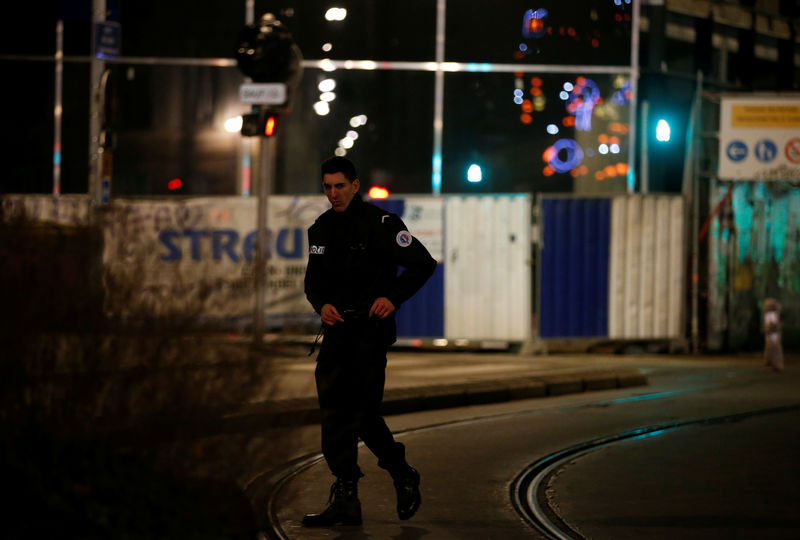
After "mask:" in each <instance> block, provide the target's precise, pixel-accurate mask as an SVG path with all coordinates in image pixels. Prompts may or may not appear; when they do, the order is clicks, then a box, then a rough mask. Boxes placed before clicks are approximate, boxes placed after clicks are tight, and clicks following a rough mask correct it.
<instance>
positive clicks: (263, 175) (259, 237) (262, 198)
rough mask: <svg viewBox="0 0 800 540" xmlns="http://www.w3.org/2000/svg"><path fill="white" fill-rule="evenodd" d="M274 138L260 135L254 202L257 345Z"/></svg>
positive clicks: (260, 336)
mask: <svg viewBox="0 0 800 540" xmlns="http://www.w3.org/2000/svg"><path fill="white" fill-rule="evenodd" d="M277 140H278V139H277V137H260V141H261V145H260V146H261V148H260V152H259V164H258V171H259V175H258V203H257V210H256V214H257V215H256V256H255V265H256V266H255V272H254V275H255V294H256V306H255V314H254V318H253V344H254V345H260V344H261V343H262V341H263V338H264V329H265V324H264V311H265V308H266V298H265V296H266V292H267V264H268V262H269V251H270V250H269V245H268V244H269V243H270V241H271V239H270V238H269V230H268V228H267V223H268V220H267V204H268V202H269V196H270V191H271V185H272V178H273V176H274V175H275V151H276V144H275V143H276V141H277Z"/></svg>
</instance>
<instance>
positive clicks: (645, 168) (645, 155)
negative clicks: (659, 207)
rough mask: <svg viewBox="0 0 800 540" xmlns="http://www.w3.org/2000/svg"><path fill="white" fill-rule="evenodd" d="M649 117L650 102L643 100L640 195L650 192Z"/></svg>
mask: <svg viewBox="0 0 800 540" xmlns="http://www.w3.org/2000/svg"><path fill="white" fill-rule="evenodd" d="M649 116H650V102H649V101H647V100H644V101H642V150H641V152H642V160H641V167H642V170H641V171H640V174H639V191H640V192H641V193H647V192H649V191H650V145H649V144H647V132H648V131H649V129H650V127H649V126H648V121H647V119H648V118H649Z"/></svg>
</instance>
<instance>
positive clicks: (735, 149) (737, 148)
mask: <svg viewBox="0 0 800 540" xmlns="http://www.w3.org/2000/svg"><path fill="white" fill-rule="evenodd" d="M725 153H726V154H727V155H728V159H730V160H731V161H742V160H743V159H744V158H746V157H747V145H746V144H744V143H743V142H742V141H732V142H731V143H730V144H729V145H728V148H726V149H725Z"/></svg>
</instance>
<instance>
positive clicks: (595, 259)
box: [539, 198, 611, 338]
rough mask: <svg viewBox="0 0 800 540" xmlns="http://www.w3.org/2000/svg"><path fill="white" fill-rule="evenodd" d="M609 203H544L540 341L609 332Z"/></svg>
mask: <svg viewBox="0 0 800 540" xmlns="http://www.w3.org/2000/svg"><path fill="white" fill-rule="evenodd" d="M610 209H611V203H610V201H609V199H569V198H545V199H543V200H542V229H543V230H542V234H543V243H542V252H541V295H540V313H539V318H540V335H541V337H544V338H552V337H590V336H605V335H606V334H607V332H608V248H609V230H610V217H611V216H610V214H611V210H610Z"/></svg>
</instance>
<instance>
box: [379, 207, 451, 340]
mask: <svg viewBox="0 0 800 540" xmlns="http://www.w3.org/2000/svg"><path fill="white" fill-rule="evenodd" d="M370 202H372V203H373V204H375V205H376V206H379V207H380V208H383V209H384V210H386V211H387V212H393V213H395V214H397V215H399V216H400V217H401V218H402V219H403V221H404V222H405V224H406V226H407V227H408V229H409V230H410V231H411V233H412V234H413V235H414V236H415V237H417V238H418V239H419V240H420V241H421V242H422V243H423V244H424V245H425V247H427V248H428V251H430V253H431V255H432V256H433V257H434V258H435V259H437V260H438V259H440V258H441V256H442V255H441V249H440V246H441V243H442V238H441V237H442V235H443V234H444V232H443V227H444V223H443V222H442V221H443V217H442V214H443V206H444V203H443V202H442V201H441V200H440V199H437V198H434V197H430V196H421V197H420V196H413V197H405V198H402V199H384V200H371V201H370ZM397 335H398V336H400V337H407V338H418V337H432V338H439V337H442V336H443V335H444V268H443V265H442V261H441V260H439V265H438V266H437V267H436V271H435V272H434V274H433V276H432V277H431V278H430V279H429V280H428V281H427V282H426V283H425V285H423V287H422V288H421V289H420V290H419V291H417V293H416V294H415V295H414V296H412V297H411V298H410V299H409V300H408V301H406V302H405V303H404V304H403V305H402V306H401V307H400V309H399V310H398V311H397Z"/></svg>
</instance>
